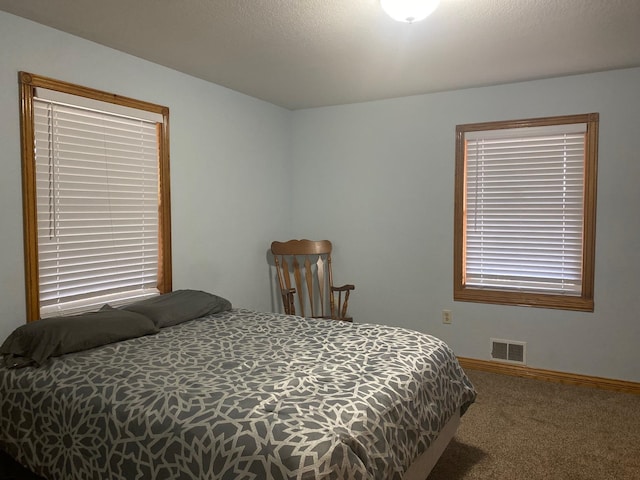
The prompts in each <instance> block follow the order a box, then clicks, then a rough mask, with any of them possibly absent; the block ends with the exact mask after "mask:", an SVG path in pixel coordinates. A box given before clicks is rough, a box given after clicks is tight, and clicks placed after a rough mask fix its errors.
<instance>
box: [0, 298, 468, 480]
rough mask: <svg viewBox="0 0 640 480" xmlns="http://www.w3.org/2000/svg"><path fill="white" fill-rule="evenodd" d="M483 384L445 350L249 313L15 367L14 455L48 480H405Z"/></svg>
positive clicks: (397, 335)
mask: <svg viewBox="0 0 640 480" xmlns="http://www.w3.org/2000/svg"><path fill="white" fill-rule="evenodd" d="M474 398H475V391H474V389H473V386H472V385H471V383H470V382H469V380H468V378H467V377H466V376H465V374H464V372H463V371H462V369H461V368H460V366H459V365H458V362H457V360H456V358H455V355H454V354H453V352H452V351H451V349H450V348H449V347H448V346H447V345H446V344H445V343H444V342H442V341H441V340H438V339H436V338H434V337H431V336H429V335H425V334H422V333H418V332H414V331H410V330H405V329H400V328H396V327H390V326H382V325H372V324H357V323H354V324H351V323H345V322H338V321H332V320H311V319H309V320H308V319H302V318H300V317H292V316H287V315H281V314H276V313H260V312H255V311H250V310H244V309H234V310H231V311H229V312H224V313H220V314H216V315H211V316H208V317H203V318H201V319H196V320H192V321H189V322H185V323H183V324H180V325H177V326H175V327H169V328H165V329H163V330H161V332H160V333H158V334H156V335H151V336H147V337H141V338H137V339H133V340H128V341H124V342H119V343H115V344H110V345H106V346H103V347H100V348H96V349H93V350H89V351H85V352H80V353H74V354H69V355H65V356H62V357H58V358H54V359H52V361H50V362H49V363H48V364H46V365H45V366H43V367H40V368H31V367H28V368H23V369H18V370H7V369H5V368H4V367H1V368H0V415H1V416H0V449H2V450H4V451H6V452H8V453H9V454H10V455H11V456H13V457H14V458H15V459H17V460H18V461H19V462H20V463H22V464H24V465H25V466H27V467H28V468H29V469H30V470H32V471H34V472H35V473H37V474H39V475H41V476H43V477H44V478H47V479H52V480H53V479H58V480H61V479H65V480H67V479H113V480H115V479H123V480H125V479H126V480H133V479H197V480H207V479H225V480H226V479H276V480H277V479H300V480H301V479H318V480H320V479H380V480H390V479H400V478H402V475H403V473H404V472H405V471H406V469H407V468H408V466H409V465H410V464H411V462H412V461H413V460H414V459H415V458H416V457H417V456H418V455H420V454H421V453H422V452H424V451H425V450H426V449H427V448H428V446H429V445H430V443H431V442H432V441H433V440H434V439H435V437H436V436H437V434H438V432H439V430H440V429H441V428H442V427H443V426H444V424H445V423H446V422H447V420H448V419H449V418H450V417H451V416H452V414H453V413H454V412H455V411H461V412H464V411H465V410H466V408H467V407H468V406H469V405H470V404H471V403H472V402H473V400H474Z"/></svg>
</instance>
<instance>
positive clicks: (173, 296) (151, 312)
mask: <svg viewBox="0 0 640 480" xmlns="http://www.w3.org/2000/svg"><path fill="white" fill-rule="evenodd" d="M122 308H123V309H124V310H129V311H131V312H137V313H141V314H142V315H144V316H146V317H149V318H150V319H151V320H153V323H155V324H156V326H157V327H158V328H164V327H170V326H172V325H177V324H179V323H182V322H186V321H187V320H193V319H194V318H199V317H204V316H205V315H210V314H212V313H219V312H224V311H227V310H231V302H229V300H227V299H226V298H222V297H218V296H217V295H213V294H212V293H207V292H202V291H199V290H176V291H173V292H171V293H165V294H163V295H157V296H155V297H151V298H147V299H145V300H140V301H139V302H135V303H131V304H129V305H127V306H125V307H122Z"/></svg>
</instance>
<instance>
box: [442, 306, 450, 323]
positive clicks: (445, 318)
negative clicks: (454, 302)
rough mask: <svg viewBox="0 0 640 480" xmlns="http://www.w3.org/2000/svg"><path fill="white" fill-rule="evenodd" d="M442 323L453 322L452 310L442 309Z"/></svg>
mask: <svg viewBox="0 0 640 480" xmlns="http://www.w3.org/2000/svg"><path fill="white" fill-rule="evenodd" d="M442 323H446V324H447V325H448V324H450V323H451V310H442Z"/></svg>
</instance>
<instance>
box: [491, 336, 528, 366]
mask: <svg viewBox="0 0 640 480" xmlns="http://www.w3.org/2000/svg"><path fill="white" fill-rule="evenodd" d="M526 346H527V344H526V342H516V341H515V340H500V339H497V338H492V339H491V358H492V359H493V360H500V361H502V362H511V363H519V364H522V365H524V364H525V358H526V357H525V350H526Z"/></svg>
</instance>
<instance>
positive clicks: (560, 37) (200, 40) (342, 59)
mask: <svg viewBox="0 0 640 480" xmlns="http://www.w3.org/2000/svg"><path fill="white" fill-rule="evenodd" d="M0 10H4V11H7V12H9V13H13V14H15V15H19V16H21V17H25V18H28V19H31V20H34V21H36V22H39V23H42V24H45V25H49V26H51V27H54V28H56V29H59V30H63V31H65V32H69V33H71V34H73V35H77V36H79V37H82V38H86V39H88V40H92V41H94V42H97V43H100V44H103V45H107V46H109V47H112V48H115V49H117V50H121V51H123V52H127V53H130V54H132V55H135V56H138V57H141V58H144V59H147V60H150V61H152V62H155V63H158V64H161V65H165V66H167V67H170V68H173V69H176V70H179V71H182V72H185V73H188V74H190V75H193V76H195V77H199V78H202V79H205V80H208V81H211V82H214V83H217V84H219V85H223V86H226V87H229V88H231V89H233V90H237V91H239V92H243V93H246V94H248V95H251V96H254V97H257V98H261V99H263V100H266V101H269V102H272V103H274V104H277V105H281V106H283V107H286V108H288V109H292V110H295V109H300V108H307V107H316V106H323V105H337V104H344V103H354V102H362V101H367V100H375V99H383V98H393V97H400V96H406V95H413V94H419V93H429V92H436V91H443V90H453V89H458V88H466V87H474V86H482V85H493V84H500V83H507V82H514V81H522V80H531V79H537V78H545V77H553V76H560V75H569V74H575V73H585V72H593V71H600V70H607V69H613V68H625V67H636V66H640V26H639V25H640V0H441V3H440V6H439V7H438V9H437V10H436V11H435V12H434V13H433V14H432V15H431V16H430V17H428V18H427V19H426V20H424V21H422V22H419V23H415V24H405V23H398V22H394V21H393V20H391V19H390V18H388V17H387V16H386V14H384V13H383V12H382V11H381V8H380V4H379V0H181V1H177V0H83V1H79V0H0ZM2 48H6V46H3V47H2Z"/></svg>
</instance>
